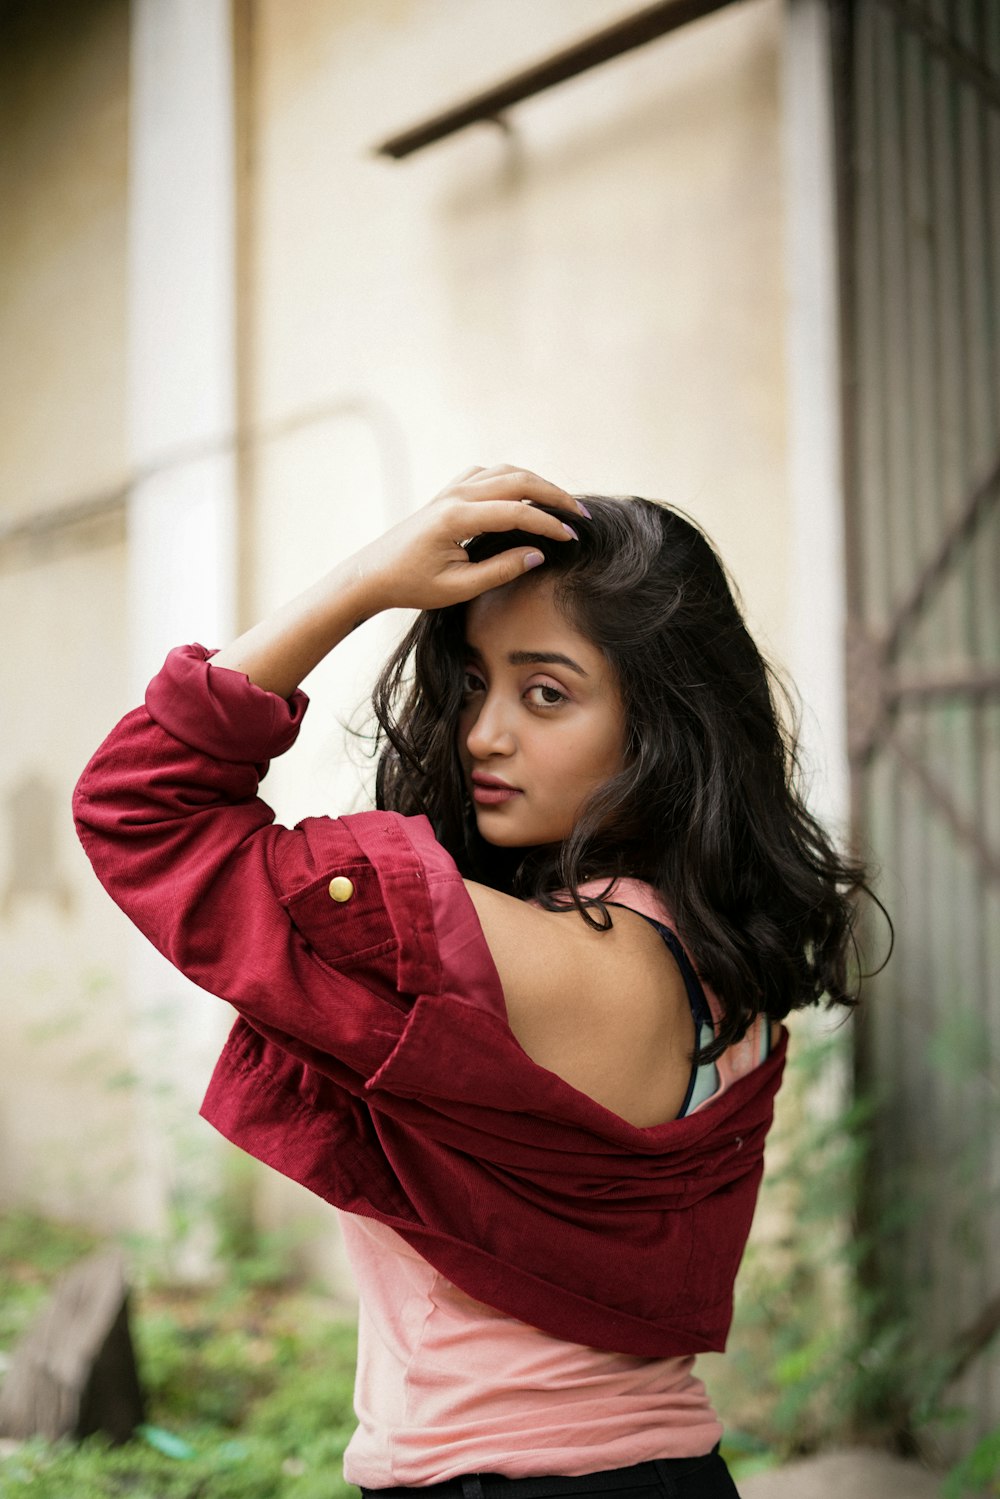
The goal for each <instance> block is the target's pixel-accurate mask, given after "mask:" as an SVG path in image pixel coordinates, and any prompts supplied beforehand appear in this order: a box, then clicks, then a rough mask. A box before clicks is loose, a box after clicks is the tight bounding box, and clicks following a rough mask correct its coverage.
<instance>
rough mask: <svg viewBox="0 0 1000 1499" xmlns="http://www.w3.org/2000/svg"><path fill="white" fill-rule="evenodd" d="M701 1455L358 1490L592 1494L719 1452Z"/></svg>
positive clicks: (388, 1494) (675, 1471)
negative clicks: (572, 1472) (552, 1473)
mask: <svg viewBox="0 0 1000 1499" xmlns="http://www.w3.org/2000/svg"><path fill="white" fill-rule="evenodd" d="M718 1450H719V1449H718V1447H717V1446H716V1447H713V1448H712V1451H711V1452H706V1453H704V1454H703V1455H702V1456H701V1457H659V1458H654V1459H653V1460H652V1461H651V1462H648V1463H634V1464H633V1465H632V1466H631V1467H630V1468H606V1469H604V1470H603V1471H602V1472H600V1473H581V1474H580V1475H579V1477H576V1478H561V1477H551V1478H549V1477H538V1478H506V1477H505V1476H504V1475H503V1474H502V1473H463V1474H460V1475H459V1476H457V1477H455V1478H446V1479H445V1480H444V1482H443V1483H430V1484H426V1485H423V1486H419V1487H411V1488H406V1487H402V1488H396V1489H366V1488H363V1489H362V1490H361V1492H362V1494H363V1495H364V1496H365V1499H547V1496H549V1495H553V1494H580V1493H587V1494H592V1493H594V1491H595V1490H605V1491H608V1492H611V1491H612V1490H614V1489H632V1488H640V1487H643V1486H645V1485H647V1484H649V1485H652V1484H655V1483H656V1481H657V1478H658V1477H661V1476H662V1477H664V1478H666V1477H668V1476H672V1477H674V1478H676V1477H678V1476H679V1475H680V1474H681V1473H685V1472H690V1471H691V1470H692V1469H693V1468H699V1467H701V1465H702V1464H703V1463H707V1462H709V1461H710V1460H711V1459H712V1458H714V1456H715V1454H716V1453H717V1452H718Z"/></svg>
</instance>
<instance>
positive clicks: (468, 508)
mask: <svg viewBox="0 0 1000 1499" xmlns="http://www.w3.org/2000/svg"><path fill="white" fill-rule="evenodd" d="M474 503H475V509H473V508H472V503H467V504H466V505H464V506H462V508H461V509H460V510H459V511H458V512H457V516H456V519H457V522H458V525H459V527H460V528H462V527H463V526H464V529H463V530H462V534H463V535H465V536H468V535H469V534H470V532H471V533H472V534H474V535H482V533H483V532H484V531H491V532H493V531H530V532H531V533H532V535H533V536H550V537H551V538H552V539H553V541H571V540H572V541H579V539H580V537H579V533H578V532H577V531H576V530H574V529H572V528H571V527H570V525H569V522H568V521H563V520H560V519H559V516H558V515H549V514H547V512H546V511H544V510H536V509H535V508H534V507H533V506H531V505H525V504H523V503H522V502H521V501H520V500H477V501H475V502H474ZM549 503H551V501H550V502H549Z"/></svg>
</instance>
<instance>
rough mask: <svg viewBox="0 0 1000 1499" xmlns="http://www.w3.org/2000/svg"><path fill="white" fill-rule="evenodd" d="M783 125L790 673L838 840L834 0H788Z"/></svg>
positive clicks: (840, 557)
mask: <svg viewBox="0 0 1000 1499" xmlns="http://www.w3.org/2000/svg"><path fill="white" fill-rule="evenodd" d="M785 19H786V27H785V55H784V68H783V80H782V83H783V119H784V132H783V134H784V161H785V187H786V192H785V202H786V234H787V239H786V246H787V250H786V266H787V277H788V294H789V295H788V323H787V327H788V368H789V380H788V391H789V481H790V492H791V502H792V518H793V519H792V524H793V536H792V545H791V549H790V559H791V565H792V576H791V586H790V606H791V607H790V630H789V634H790V640H791V650H790V652H789V667H790V669H791V672H792V675H793V677H794V679H795V682H796V685H797V687H798V689H799V691H800V693H801V695H802V701H803V708H804V718H803V747H804V750H805V756H806V762H807V764H808V766H809V767H810V768H811V770H812V772H813V777H812V795H811V797H810V803H811V806H812V809H813V811H814V812H815V813H817V815H818V816H820V817H821V818H822V819H823V821H824V822H825V823H826V824H827V825H828V826H830V827H831V828H832V829H834V830H835V831H838V832H840V831H845V830H846V824H847V819H848V810H849V778H848V764H847V719H846V703H845V683H844V629H845V621H846V587H845V557H844V499H843V493H844V479H843V474H842V472H841V445H840V443H841V404H840V351H839V346H838V336H837V330H838V290H837V224H836V178H835V170H834V168H835V160H834V139H833V99H832V91H831V72H830V36H829V13H828V6H827V0H787V5H786V10H785Z"/></svg>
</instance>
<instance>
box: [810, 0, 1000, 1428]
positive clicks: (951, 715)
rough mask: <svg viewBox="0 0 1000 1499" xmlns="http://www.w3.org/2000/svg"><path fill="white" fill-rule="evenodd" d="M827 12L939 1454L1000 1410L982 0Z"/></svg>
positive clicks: (880, 1187)
mask: <svg viewBox="0 0 1000 1499" xmlns="http://www.w3.org/2000/svg"><path fill="white" fill-rule="evenodd" d="M831 19H832V32H833V38H834V52H833V61H834V82H835V99H836V113H837V168H838V179H839V180H838V201H839V215H840V225H839V238H840V265H841V306H842V350H843V371H844V389H843V397H844V399H843V409H844V420H845V443H844V446H845V476H846V507H847V516H846V519H847V552H848V599H849V604H848V612H849V640H848V728H849V740H850V750H851V758H852V768H853V774H852V787H853V807H854V822H855V829H856V831H857V833H858V834H859V840H860V843H861V845H862V846H863V847H864V848H866V849H868V850H869V851H870V853H871V855H872V857H873V858H874V860H875V862H876V864H877V865H879V866H880V867H881V875H880V879H879V890H880V894H881V895H882V897H883V899H884V900H885V902H886V904H887V906H888V907H889V909H890V912H891V915H892V917H893V920H894V922H895V926H896V944H897V945H896V950H895V953H894V956H893V958H892V960H891V962H890V964H889V966H888V967H887V969H886V970H885V972H884V973H883V974H882V975H880V976H879V978H878V979H877V980H875V981H874V982H873V983H872V985H871V988H870V991H869V999H868V1003H867V1005H866V1009H865V1013H864V1016H863V1018H862V1019H861V1021H860V1024H859V1027H858V1034H859V1057H858V1068H859V1076H860V1082H861V1086H862V1088H863V1089H864V1090H865V1091H867V1092H868V1093H870V1094H872V1095H874V1096H875V1097H876V1098H877V1099H878V1101H879V1104H880V1108H879V1112H878V1114H877V1116H876V1121H877V1122H876V1138H875V1149H874V1153H873V1157H872V1160H871V1164H870V1167H869V1176H870V1179H869V1181H868V1182H867V1183H866V1187H865V1192H864V1199H865V1201H866V1202H867V1204H868V1210H869V1217H868V1221H869V1222H875V1223H877V1227H878V1235H877V1239H878V1247H877V1249H876V1251H875V1253H874V1260H873V1264H874V1271H875V1274H876V1276H877V1278H878V1281H879V1283H880V1284H881V1286H882V1288H883V1290H885V1291H887V1292H890V1293H891V1300H890V1304H889V1310H890V1312H893V1310H894V1312H895V1313H898V1314H907V1315H908V1316H909V1319H910V1320H909V1329H910V1333H911V1334H912V1336H913V1345H912V1351H913V1354H914V1357H915V1358H916V1359H917V1360H918V1361H924V1360H926V1362H925V1363H924V1371H923V1375H924V1378H925V1379H930V1378H931V1377H932V1375H933V1373H934V1371H935V1370H936V1371H937V1372H938V1374H939V1375H940V1387H941V1389H942V1390H944V1389H947V1393H948V1395H949V1396H950V1397H951V1400H952V1402H953V1403H954V1404H955V1405H957V1406H962V1407H965V1408H966V1409H967V1410H968V1411H969V1418H968V1420H966V1421H964V1422H959V1423H958V1424H957V1425H956V1426H955V1428H954V1435H953V1436H951V1437H949V1436H947V1435H945V1436H944V1437H943V1439H942V1446H943V1448H944V1450H945V1451H946V1452H947V1451H949V1450H950V1451H951V1452H952V1453H954V1452H955V1451H956V1450H967V1449H968V1444H969V1441H970V1440H971V1439H972V1438H973V1437H975V1436H981V1435H982V1434H983V1433H984V1432H985V1431H986V1430H987V1429H989V1428H991V1427H993V1426H995V1425H997V1424H1000V1353H998V1350H997V1339H996V1336H995V1335H996V1333H997V1330H998V1328H1000V1213H998V1211H997V1204H998V1199H1000V321H998V319H1000V306H998V304H1000V3H997V0H831ZM890 1321H891V1316H890ZM919 1383H920V1377H919V1375H918V1374H915V1376H914V1381H913V1384H912V1387H911V1388H912V1389H916V1388H917V1387H918V1386H919ZM904 1407H905V1402H904ZM900 1415H901V1424H902V1425H903V1426H904V1427H905V1426H906V1425H907V1424H909V1426H910V1429H911V1430H912V1429H913V1425H914V1422H915V1420H916V1419H917V1418H916V1413H915V1412H914V1410H913V1408H912V1396H911V1399H910V1408H909V1409H905V1408H903V1409H902V1410H901V1413H900ZM917 1424H919V1422H918V1421H917Z"/></svg>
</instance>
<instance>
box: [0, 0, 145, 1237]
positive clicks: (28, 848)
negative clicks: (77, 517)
mask: <svg viewBox="0 0 1000 1499" xmlns="http://www.w3.org/2000/svg"><path fill="white" fill-rule="evenodd" d="M127 109H128V7H127V4H126V3H125V0H104V3H91V4H74V3H56V4H52V5H46V6H44V7H39V6H31V5H25V4H22V5H13V6H7V7H5V9H4V11H3V15H2V18H0V140H2V141H3V151H2V153H0V202H2V204H3V234H2V248H0V347H2V349H3V359H2V360H0V620H2V628H3V645H4V648H3V652H2V655H0V702H2V703H3V710H2V714H3V733H2V734H0V969H2V1001H0V1056H2V1057H3V1071H4V1081H3V1087H2V1089H0V1206H5V1205H8V1204H11V1203H18V1204H23V1205H27V1206H37V1207H40V1208H43V1209H45V1210H47V1211H49V1212H52V1213H55V1214H57V1215H62V1216H65V1217H67V1218H75V1217H78V1218H83V1219H90V1220H91V1221H94V1222H98V1223H105V1224H108V1225H110V1226H120V1227H125V1226H127V1225H128V1224H129V1223H130V1221H131V1219H130V1212H131V1172H132V1168H133V1165H134V1162H133V1159H132V1118H133V1116H132V1103H131V1090H130V1088H129V1056H128V1051H127V1044H126V1038H127V1034H128V1026H127V1023H126V1015H127V1004H126V995H125V985H124V982H123V971H124V953H123V946H122V937H121V928H120V925H119V923H118V921H117V919H116V913H115V912H114V910H113V909H112V908H111V907H110V905H109V903H108V901H107V899H106V897H105V896H104V894H103V892H102V891H101V890H100V888H99V887H98V886H97V884H96V882H95V880H94V878H93V875H92V873H91V871H90V867H89V865H88V864H87V862H86V860H85V858H84V856H83V854H82V852H81V850H80V848H79V845H78V844H77V841H76V838H75V835H74V833H73V829H72V824H71V822H70V818H69V796H70V791H71V788H72V786H73V783H74V781H75V780H76V777H77V775H78V774H79V772H80V770H81V768H82V766H83V764H84V762H85V760H86V758H87V756H88V755H89V754H90V753H91V751H92V750H93V749H94V748H95V746H96V745H97V743H98V742H99V740H100V738H101V736H102V735H103V734H104V733H105V732H106V730H107V728H108V727H109V726H110V725H111V723H113V722H114V720H115V719H116V718H117V717H118V716H119V715H120V714H121V713H122V712H124V711H125V709H126V707H127V706H128V702H127V684H126V677H125V548H124V526H123V520H122V516H121V514H120V513H119V514H117V515H116V514H115V513H114V512H111V513H110V514H109V515H106V516H105V517H104V518H103V519H94V520H91V521H89V522H87V523H84V522H82V521H81V522H78V523H77V524H65V525H58V526H55V527H54V528H52V529H50V530H48V531H45V532H43V533H36V534H34V535H32V534H31V533H30V532H29V531H26V530H24V529H22V530H21V531H17V530H14V531H11V530H10V529H7V530H4V529H3V528H4V526H6V527H8V528H9V527H10V526H12V525H15V524H16V523H17V522H18V521H22V520H25V519H27V518H29V517H31V516H34V517H36V518H38V517H44V516H46V515H48V516H49V517H50V518H51V517H52V515H53V513H54V507H55V506H58V505H59V504H60V503H62V502H65V501H67V500H70V499H79V498H82V497H86V496H88V495H94V494H97V493H100V492H102V491H105V490H108V489H114V488H115V487H116V486H118V485H120V484H121V482H122V477H123V473H124V470H125V262H126V214H125V187H126V145H127Z"/></svg>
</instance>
